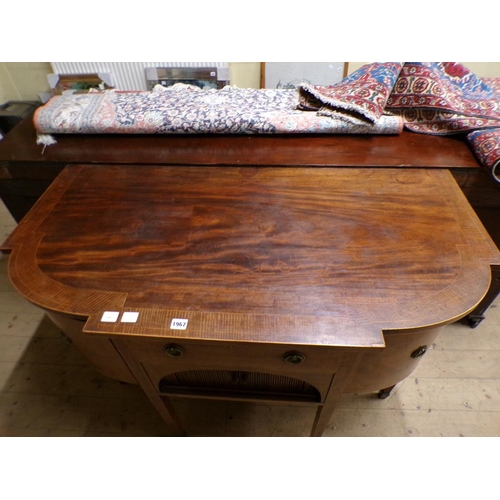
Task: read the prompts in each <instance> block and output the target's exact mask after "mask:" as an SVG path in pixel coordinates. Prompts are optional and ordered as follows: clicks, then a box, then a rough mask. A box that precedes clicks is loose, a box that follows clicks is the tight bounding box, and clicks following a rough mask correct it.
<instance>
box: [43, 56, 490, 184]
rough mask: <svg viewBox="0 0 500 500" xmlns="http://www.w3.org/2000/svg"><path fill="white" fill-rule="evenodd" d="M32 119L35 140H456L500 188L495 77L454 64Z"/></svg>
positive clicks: (101, 100) (92, 96) (63, 106)
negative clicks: (415, 136)
mask: <svg viewBox="0 0 500 500" xmlns="http://www.w3.org/2000/svg"><path fill="white" fill-rule="evenodd" d="M34 122H35V127H36V129H37V132H38V133H39V137H40V142H41V143H44V141H46V142H45V143H50V142H51V134H61V133H71V134H75V133H77V134H95V133H121V134H137V133H142V134H168V133H170V134H188V133H225V134H283V133H313V134H321V133H323V134H325V133H328V134H399V133H401V131H402V130H403V128H406V129H408V130H411V131H413V132H419V133H425V134H437V135H450V134H463V135H465V136H466V138H467V140H468V141H469V143H470V145H471V147H472V149H473V151H474V152H475V154H476V156H477V157H478V159H479V161H480V162H481V164H482V165H483V166H484V168H486V169H487V170H488V172H490V174H491V175H492V177H493V179H495V180H496V181H497V182H500V78H499V79H492V78H480V77H478V76H476V75H474V74H473V73H472V72H470V71H469V70H468V69H467V68H465V67H464V66H463V65H461V64H458V63H449V62H434V63H423V62H413V63H398V62H390V63H371V64H367V65H365V66H363V67H361V68H360V69H358V70H357V71H355V72H354V73H352V74H351V75H349V76H348V77H347V78H345V79H344V80H342V81H341V82H339V83H337V84H335V85H331V86H315V85H310V84H306V83H304V84H302V85H300V86H299V87H298V88H297V89H296V90H294V89H239V88H236V87H231V86H228V87H226V88H224V89H221V90H202V89H199V88H198V87H194V86H190V85H182V84H178V85H175V86H173V87H170V88H164V87H161V86H157V87H156V88H155V89H154V90H152V91H148V92H143V91H137V92H120V91H106V92H91V93H88V94H72V95H63V96H57V97H54V98H52V99H51V100H50V101H49V102H48V103H47V104H46V105H45V106H43V107H41V108H38V110H37V111H36V113H35V117H34ZM47 138H48V141H47Z"/></svg>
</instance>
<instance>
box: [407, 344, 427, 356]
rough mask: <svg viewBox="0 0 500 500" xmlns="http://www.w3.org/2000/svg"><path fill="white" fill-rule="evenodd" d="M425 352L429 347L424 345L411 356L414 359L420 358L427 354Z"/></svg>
mask: <svg viewBox="0 0 500 500" xmlns="http://www.w3.org/2000/svg"><path fill="white" fill-rule="evenodd" d="M425 351H427V346H426V345H423V346H420V347H419V348H418V349H415V350H414V351H413V352H412V353H411V355H410V356H411V357H412V358H413V359H416V358H420V356H423V355H424V354H425Z"/></svg>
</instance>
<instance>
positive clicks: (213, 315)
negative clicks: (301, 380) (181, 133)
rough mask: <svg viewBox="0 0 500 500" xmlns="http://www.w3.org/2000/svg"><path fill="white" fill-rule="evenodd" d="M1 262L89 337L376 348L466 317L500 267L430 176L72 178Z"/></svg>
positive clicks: (80, 172)
mask: <svg viewBox="0 0 500 500" xmlns="http://www.w3.org/2000/svg"><path fill="white" fill-rule="evenodd" d="M2 248H3V249H4V250H8V251H10V250H11V251H12V254H11V258H10V264H9V273H10V277H11V280H12V282H13V284H14V286H15V287H16V288H17V289H18V290H19V291H20V292H21V293H22V294H23V295H24V296H25V297H26V298H28V299H29V300H30V301H32V302H34V303H35V304H38V305H40V306H41V307H44V308H46V309H49V310H56V311H62V312H64V313H67V314H71V315H75V316H82V317H89V320H88V323H87V326H86V331H91V332H101V333H106V332H107V333H117V332H120V333H125V334H130V335H138V336H144V335H146V336H158V337H162V336H174V337H175V336H177V337H180V338H203V339H215V340H236V341H251V342H254V341H255V342H273V343H276V342H277V343H281V342H287V343H288V342H293V343H296V344H328V345H339V346H365V347H367V346H382V345H383V337H382V334H381V331H382V330H383V329H401V328H408V329H409V328H416V327H425V326H429V325H435V324H441V323H446V322H450V321H454V320H456V319H458V318H460V317H462V316H464V315H465V314H467V313H468V312H469V311H471V310H472V309H473V308H474V307H475V306H476V304H477V303H478V302H479V301H480V300H481V299H482V297H483V296H484V294H485V293H486V291H487V290H488V287H489V283H490V276H491V272H490V271H491V269H490V266H491V265H499V264H500V254H499V252H498V250H497V248H496V247H495V245H494V244H493V243H492V241H491V239H490V238H489V236H488V235H487V233H486V231H485V230H484V228H483V227H482V226H481V224H480V222H479V221H478V219H477V217H476V215H475V214H474V212H473V210H472V209H471V208H470V206H469V205H468V203H467V202H466V199H465V198H464V196H463V194H462V193H461V191H460V189H459V188H458V186H457V185H456V183H455V181H454V180H453V178H452V176H451V174H450V173H449V172H448V171H445V170H432V169H414V170H410V169H403V170H401V169H384V168H380V169H342V168H340V169H335V168H316V169H306V168H276V167H275V168H253V167H243V168H241V167H233V168H230V167H223V168H216V167H213V168H204V167H165V166H156V167H155V166H150V167H148V166H143V167H142V168H141V169H138V168H135V167H134V166H124V165H120V166H88V165H87V166H85V165H78V166H71V167H67V168H66V169H65V170H64V171H63V172H62V174H61V175H60V176H59V177H58V178H57V179H56V181H55V182H54V183H53V184H52V186H51V187H50V188H49V190H48V191H47V192H46V193H45V194H44V195H43V197H42V198H41V199H40V200H39V201H38V202H37V204H36V205H35V207H34V208H33V209H32V210H31V212H30V213H29V214H28V215H27V216H26V217H25V218H24V220H23V221H22V222H21V223H20V224H19V226H18V227H17V229H16V230H15V231H14V233H13V234H12V235H11V236H10V237H9V238H8V240H7V241H6V242H5V243H4V244H3V246H2ZM104 311H118V312H120V313H122V312H124V311H129V312H130V311H132V312H139V320H138V321H137V323H122V322H120V321H119V322H117V323H107V322H102V321H101V318H102V314H103V312H104ZM174 318H177V319H187V320H188V321H189V326H188V327H187V329H186V330H171V329H170V324H171V320H172V319H174Z"/></svg>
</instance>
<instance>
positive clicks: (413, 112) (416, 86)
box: [387, 62, 500, 135]
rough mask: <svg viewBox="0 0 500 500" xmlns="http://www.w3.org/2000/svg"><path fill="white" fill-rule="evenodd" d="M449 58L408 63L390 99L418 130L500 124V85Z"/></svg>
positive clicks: (395, 110)
mask: <svg viewBox="0 0 500 500" xmlns="http://www.w3.org/2000/svg"><path fill="white" fill-rule="evenodd" d="M497 85H498V84H497V82H496V81H495V80H494V79H488V80H486V79H481V78H479V77H477V76H476V75H474V74H473V73H472V72H471V71H469V70H468V69H467V68H466V67H465V66H463V65H461V64H458V63H449V62H435V63H424V62H412V63H408V62H407V63H405V64H404V66H403V68H402V69H401V73H400V75H399V77H398V79H397V81H396V84H395V86H394V88H393V90H392V92H391V95H390V96H389V99H388V101H387V110H388V111H391V112H392V113H394V114H398V115H399V116H401V117H402V118H403V120H404V122H405V127H406V128H407V129H409V130H412V131H414V132H423V133H430V134H443V135H444V134H453V133H455V134H456V133H461V132H468V131H472V130H477V129H485V128H491V127H500V90H499V88H500V86H497Z"/></svg>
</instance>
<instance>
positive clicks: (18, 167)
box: [0, 117, 500, 327]
mask: <svg viewBox="0 0 500 500" xmlns="http://www.w3.org/2000/svg"><path fill="white" fill-rule="evenodd" d="M78 163H85V164H96V163H98V164H120V165H125V164H126V165H136V166H143V165H204V166H207V167H208V166H224V165H226V166H231V165H241V166H273V167H284V166H286V167H293V166H302V167H343V168H352V167H355V168H358V167H363V168H369V169H371V168H380V167H398V168H409V169H413V168H430V169H447V170H449V171H450V172H451V173H452V174H453V177H454V178H455V180H456V181H457V183H458V185H459V186H460V187H461V188H462V191H463V192H464V194H465V196H466V197H467V199H468V201H469V203H470V204H471V206H472V207H473V208H474V210H475V212H476V214H477V215H478V216H479V218H480V220H481V222H482V223H483V225H484V226H485V228H486V229H487V231H488V232H489V234H490V236H491V237H492V238H493V241H495V243H496V245H497V246H498V247H500V184H497V183H495V182H494V181H493V179H491V178H490V176H489V174H488V173H487V172H486V171H485V170H483V169H482V168H481V167H480V166H479V165H478V162H477V160H476V158H475V157H474V154H473V153H472V151H471V149H470V147H469V146H468V144H467V143H466V142H465V141H464V140H462V139H460V138H458V137H442V136H431V135H423V134H416V133H412V132H406V131H405V132H403V133H402V134H400V135H394V136H392V135H388V136H383V135H377V136H375V135H374V136H372V135H320V134H316V135H307V134H300V135H278V136H276V135H245V136H242V135H216V134H211V135H175V136H173V135H154V136H149V135H129V136H126V135H58V136H57V144H56V145H52V146H48V147H46V148H45V149H44V148H43V146H40V145H37V144H36V131H35V129H34V126H33V120H32V117H28V118H26V119H25V120H24V121H23V122H22V123H20V124H19V125H18V126H17V127H15V128H14V129H13V130H12V131H11V132H10V133H9V134H8V135H7V136H6V138H5V139H4V140H3V141H0V198H1V199H2V200H3V202H4V203H5V205H6V206H7V209H8V210H9V211H10V213H11V214H12V216H13V217H14V219H15V220H16V221H18V222H19V221H20V220H21V219H22V218H23V217H24V216H25V215H26V214H27V213H28V211H29V209H30V208H31V207H32V206H33V205H34V203H35V202H36V200H37V199H38V198H39V197H40V196H41V195H42V193H43V192H44V191H45V190H46V189H47V188H48V186H49V185H50V184H51V182H52V181H53V180H54V179H55V178H56V176H57V175H58V174H59V173H60V172H61V171H62V170H63V168H64V167H65V166H66V165H71V164H78ZM499 291H500V275H499V274H498V273H497V272H496V271H495V272H494V276H493V279H492V287H491V289H490V292H489V293H488V295H487V297H485V300H484V301H483V302H482V303H481V304H479V305H478V307H477V309H476V310H475V311H473V312H471V314H469V315H468V317H467V321H468V323H469V324H470V326H472V327H475V326H477V325H478V324H479V323H480V322H481V320H482V319H484V313H485V311H486V310H487V308H488V306H489V305H490V304H491V302H492V301H493V299H494V298H495V296H496V295H497V294H498V293H499Z"/></svg>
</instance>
